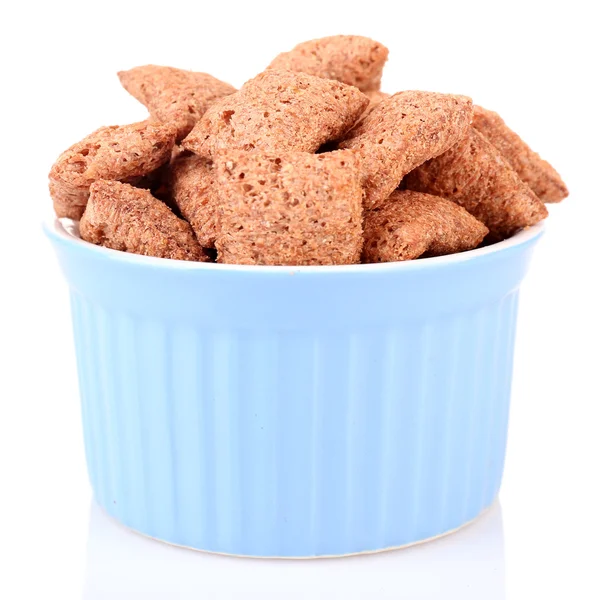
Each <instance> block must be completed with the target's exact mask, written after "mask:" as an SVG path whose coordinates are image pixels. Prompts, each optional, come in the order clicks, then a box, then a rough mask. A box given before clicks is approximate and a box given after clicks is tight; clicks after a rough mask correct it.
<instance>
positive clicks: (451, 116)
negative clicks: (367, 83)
mask: <svg viewBox="0 0 594 600" xmlns="http://www.w3.org/2000/svg"><path fill="white" fill-rule="evenodd" d="M471 118H472V101H471V100H470V98H467V97H466V96H453V95H450V94H437V93H432V92H417V91H411V92H399V93H397V94H394V95H393V96H391V97H390V98H387V99H385V100H384V101H383V102H381V103H380V104H379V105H378V106H376V108H375V109H374V110H373V111H371V113H370V114H369V115H368V116H367V117H366V118H365V119H364V120H363V121H360V122H359V123H358V124H357V126H356V127H354V128H353V129H352V130H351V131H349V133H348V134H347V137H346V138H345V139H344V140H343V141H341V142H340V144H339V147H340V148H350V149H352V150H356V151H357V152H359V153H360V154H361V157H362V170H363V183H364V188H365V199H364V206H365V208H367V209H371V208H375V207H377V206H380V205H381V203H382V202H383V201H384V200H386V198H388V196H389V195H390V194H391V193H392V192H393V191H394V189H395V188H396V187H398V184H399V183H400V181H401V180H402V178H403V177H404V175H405V174H406V173H408V172H409V171H412V170H413V169H414V168H415V167H418V166H419V165H420V164H422V163H423V162H425V161H426V160H428V159H430V158H433V157H434V156H438V155H439V154H441V153H442V152H445V151H446V150H447V149H448V148H450V147H451V146H452V145H454V144H455V143H456V142H457V141H458V140H459V139H460V138H461V137H462V136H463V135H464V133H465V132H466V130H467V129H468V127H469V126H470V121H471Z"/></svg>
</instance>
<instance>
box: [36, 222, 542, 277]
mask: <svg viewBox="0 0 594 600" xmlns="http://www.w3.org/2000/svg"><path fill="white" fill-rule="evenodd" d="M43 230H44V232H45V234H46V235H47V236H48V237H49V238H50V240H52V241H55V242H59V243H62V244H63V245H65V246H68V247H70V248H71V249H76V250H82V251H84V252H85V253H87V254H91V255H93V254H95V255H97V256H101V255H103V256H104V257H105V258H107V259H111V260H116V261H118V262H122V263H130V264H136V265H138V266H145V267H151V268H159V269H168V270H169V269H171V270H183V271H225V272H229V271H235V272H241V273H259V274H262V273H271V274H281V273H289V274H291V275H292V274H294V273H297V272H299V273H302V272H306V273H336V272H339V273H350V272H357V273H363V272H365V273H371V272H377V271H406V270H411V269H412V270H416V269H424V268H430V267H437V266H445V265H452V264H455V263H465V262H469V261H473V260H476V259H478V258H481V257H485V256H489V255H494V254H499V253H501V252H504V251H506V250H510V249H512V248H515V247H518V246H522V245H526V244H529V243H530V242H535V241H536V239H537V238H539V237H540V236H542V234H543V233H544V231H545V223H544V221H541V222H540V223H537V224H536V225H532V226H531V227H527V228H525V229H522V230H521V231H519V232H518V233H516V234H514V235H513V236H512V237H510V238H508V239H506V240H503V241H501V242H497V243H495V244H491V245H490V246H484V247H481V248H475V249H474V250H467V251H465V252H457V253H455V254H447V255H445V256H433V257H430V258H417V259H415V260H405V261H398V262H383V263H372V264H355V265H308V266H295V265H293V266H291V265H234V264H219V263H210V262H197V261H186V260H175V259H170V258H158V257H155V256H144V255H141V254H132V253H131V252H122V251H121V250H112V249H111V248H104V247H103V246H97V245H95V244H91V243H89V242H86V241H85V240H83V239H81V238H80V236H79V234H78V222H77V221H73V220H72V219H66V218H61V219H60V218H56V217H48V218H47V219H45V220H44V221H43Z"/></svg>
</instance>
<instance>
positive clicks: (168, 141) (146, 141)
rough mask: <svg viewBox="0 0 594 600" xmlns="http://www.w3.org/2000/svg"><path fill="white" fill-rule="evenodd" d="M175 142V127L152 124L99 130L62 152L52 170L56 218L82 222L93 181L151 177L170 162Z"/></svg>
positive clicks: (144, 122) (50, 176) (50, 178)
mask: <svg viewBox="0 0 594 600" xmlns="http://www.w3.org/2000/svg"><path fill="white" fill-rule="evenodd" d="M174 138H175V129H174V128H173V127H171V126H170V125H166V124H163V123H157V122H151V121H143V122H141V123H132V124H130V125H121V126H118V125H113V126H111V127H101V128H99V129H97V131H94V132H93V133H91V134H90V135H88V136H87V137H86V138H84V139H83V140H81V141H80V142H78V143H76V144H74V145H73V146H71V147H70V148H69V149H68V150H66V151H65V152H63V153H62V154H61V155H60V157H59V158H58V160H57V161H56V162H55V164H54V166H53V167H52V168H51V171H50V173H49V188H50V194H51V196H52V199H53V201H54V209H55V211H56V214H57V215H58V217H69V218H71V219H80V217H81V216H82V214H83V212H84V210H85V206H86V205H87V199H88V197H89V188H90V187H91V184H92V183H93V182H94V181H97V180H99V179H113V180H117V181H126V180H134V178H138V177H142V176H145V175H148V174H149V173H151V172H152V171H154V170H155V169H157V168H158V167H159V166H160V165H162V164H164V163H166V162H167V161H168V160H169V156H170V154H171V149H172V148H173V143H174Z"/></svg>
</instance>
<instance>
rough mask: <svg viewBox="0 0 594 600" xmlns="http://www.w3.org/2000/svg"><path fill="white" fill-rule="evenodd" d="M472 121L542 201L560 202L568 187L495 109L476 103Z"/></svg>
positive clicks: (566, 193)
mask: <svg viewBox="0 0 594 600" xmlns="http://www.w3.org/2000/svg"><path fill="white" fill-rule="evenodd" d="M472 125H473V127H474V128H475V129H478V131H480V132H481V133H482V134H483V135H484V136H485V137H486V138H487V140H489V142H491V144H493V146H495V148H497V150H499V152H501V155H502V156H503V158H505V160H507V162H508V163H509V164H510V165H511V166H512V168H513V169H514V170H515V171H516V173H517V174H518V175H519V176H520V179H521V180H522V181H523V182H524V183H527V184H528V185H529V186H530V189H532V191H533V192H534V193H535V194H536V195H537V196H538V197H539V198H540V199H541V200H542V201H543V202H560V201H561V200H563V198H565V197H566V196H567V195H568V193H569V192H568V191H567V187H566V186H565V183H563V180H562V179H561V177H560V175H559V173H557V171H555V169H554V168H553V167H552V166H551V165H550V164H549V163H548V162H547V161H546V160H543V159H542V158H540V156H539V155H538V154H537V153H536V152H534V150H531V149H530V147H529V146H528V144H527V143H526V142H524V140H522V138H521V137H520V136H519V135H518V134H517V133H515V132H514V131H512V130H511V129H510V128H509V127H508V126H507V125H506V124H505V122H504V121H503V119H502V118H501V117H500V116H499V115H498V114H497V113H496V112H493V111H491V110H486V109H484V108H482V107H480V106H475V107H474V117H473V120H472Z"/></svg>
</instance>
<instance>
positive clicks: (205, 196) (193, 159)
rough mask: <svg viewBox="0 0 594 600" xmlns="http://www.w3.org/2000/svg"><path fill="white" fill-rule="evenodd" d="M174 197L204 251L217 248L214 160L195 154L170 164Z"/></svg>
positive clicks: (171, 186) (171, 187)
mask: <svg viewBox="0 0 594 600" xmlns="http://www.w3.org/2000/svg"><path fill="white" fill-rule="evenodd" d="M170 189H171V196H172V198H173V201H174V202H175V204H176V206H177V207H178V209H179V211H180V213H181V214H182V216H183V217H184V219H186V221H188V222H189V223H190V225H191V226H192V229H193V230H194V233H195V234H196V238H197V239H198V242H199V243H200V245H201V246H203V247H204V248H214V243H215V239H216V231H217V228H216V190H215V174H214V169H213V164H212V162H211V161H209V160H207V159H204V158H200V157H199V156H196V155H194V154H190V155H189V156H180V157H179V158H177V159H175V160H174V161H173V163H172V164H171V178H170Z"/></svg>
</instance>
